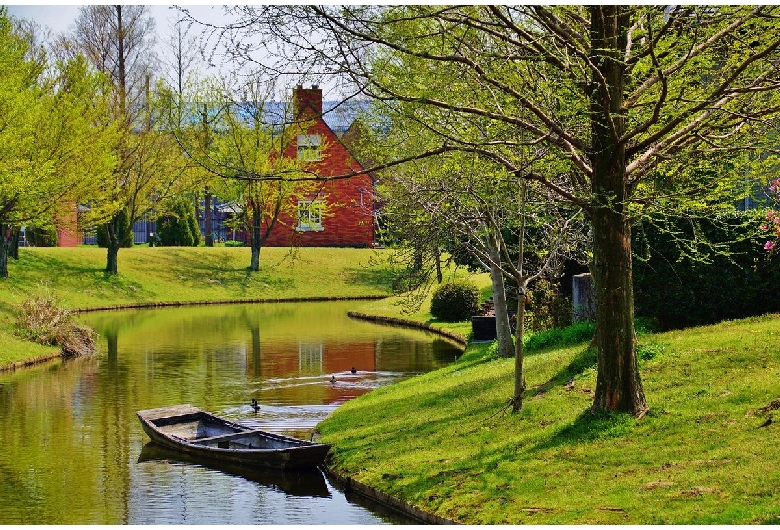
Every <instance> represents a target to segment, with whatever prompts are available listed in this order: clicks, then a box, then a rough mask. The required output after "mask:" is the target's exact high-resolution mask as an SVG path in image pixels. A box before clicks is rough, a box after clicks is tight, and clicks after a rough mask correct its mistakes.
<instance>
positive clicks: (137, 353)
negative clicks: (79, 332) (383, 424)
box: [0, 302, 460, 524]
mask: <svg viewBox="0 0 780 530" xmlns="http://www.w3.org/2000/svg"><path fill="white" fill-rule="evenodd" d="M354 305H355V303H354V302H338V303H331V302H329V303H305V304H303V303H301V304H262V305H230V306H206V307H190V308H175V309H154V310H151V309H149V310H133V311H116V312H102V313H91V314H85V315H83V316H82V318H81V321H82V322H83V323H85V324H87V325H89V326H91V327H93V328H95V329H96V330H97V331H98V333H99V334H100V337H101V351H100V353H99V354H98V355H96V356H94V357H91V358H84V359H76V360H73V361H67V362H55V363H51V364H47V365H44V366H39V367H35V368H30V369H25V370H20V371H17V372H12V373H5V374H0V477H1V478H0V507H2V509H0V524H23V523H27V524H33V523H35V524H387V523H391V522H406V521H404V520H402V519H399V518H397V517H396V516H394V515H392V514H388V513H383V512H381V511H376V510H374V509H369V508H367V507H366V506H368V505H367V504H366V503H365V502H364V501H362V500H361V499H351V498H350V499H347V498H346V497H345V496H344V494H343V493H342V492H341V491H339V490H338V489H336V488H335V487H334V486H333V485H331V484H330V482H329V481H328V480H327V478H326V477H325V476H324V475H323V474H322V473H321V472H319V471H316V470H315V471H310V472H300V473H290V472H287V473H280V472H269V471H259V470H246V469H241V468H226V467H221V468H215V467H213V466H211V467H204V466H202V465H200V464H198V463H194V462H187V461H183V460H182V459H181V457H180V456H179V455H178V454H176V453H172V452H170V451H167V450H164V449H162V448H159V447H157V446H155V445H153V444H150V443H148V442H149V439H148V438H147V437H146V435H145V434H143V432H142V430H141V427H140V424H139V422H138V419H137V418H136V415H135V411H136V410H140V409H146V408H153V407H160V406H167V405H174V404H180V403H191V404H193V405H195V406H197V407H200V408H202V409H205V410H208V411H210V412H214V413H216V414H218V415H221V416H225V417H227V418H230V419H232V420H234V421H239V422H240V423H243V424H247V425H251V426H254V427H258V428H262V429H266V430H269V431H273V432H279V433H285V434H293V435H298V436H301V437H308V436H309V433H310V432H311V430H312V428H313V427H314V426H315V425H316V424H317V423H318V422H320V421H321V420H322V419H324V418H325V417H326V416H327V415H328V414H330V412H332V411H333V410H334V409H335V408H336V407H337V406H338V405H339V404H341V403H343V402H345V401H347V400H349V399H352V398H353V397H356V396H359V395H361V394H364V393H366V392H369V391H371V390H373V389H375V388H377V387H380V386H383V385H387V384H392V383H393V382H396V381H399V380H401V379H403V378H406V377H409V376H411V375H414V374H418V373H423V372H427V371H430V370H433V369H436V368H439V367H441V366H444V365H446V364H448V363H451V362H452V361H453V360H455V358H456V357H457V356H458V355H460V349H459V348H458V347H457V346H456V345H454V344H452V343H450V342H448V341H446V340H443V339H441V338H438V337H436V336H434V335H431V334H426V333H423V332H420V331H412V330H406V329H402V328H395V327H386V326H379V325H376V324H371V323H367V322H361V321H356V320H351V319H349V318H348V317H346V311H347V310H348V309H350V308H352V307H354ZM352 367H355V368H356V370H357V373H355V374H352V373H351V372H350V369H351V368H352ZM332 377H335V379H336V380H335V382H331V378H332ZM253 398H254V399H256V400H257V401H258V403H259V404H260V408H259V410H257V411H255V410H254V409H253V408H252V407H251V406H250V405H249V403H250V402H251V400H252V399H253Z"/></svg>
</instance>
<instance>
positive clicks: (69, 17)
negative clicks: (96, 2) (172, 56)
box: [6, 0, 333, 93]
mask: <svg viewBox="0 0 780 530" xmlns="http://www.w3.org/2000/svg"><path fill="white" fill-rule="evenodd" d="M190 1H192V0H190ZM138 3H140V4H147V5H150V6H151V14H152V16H153V17H154V19H155V27H156V28H155V29H156V32H157V51H158V54H161V55H164V54H165V53H166V52H167V51H169V48H168V43H169V42H170V36H171V27H172V25H173V22H174V21H175V20H176V17H177V16H178V15H179V11H178V10H176V9H175V8H174V7H173V5H170V4H159V3H154V2H148V1H147V2H138ZM223 5H228V4H216V5H214V4H195V5H192V4H191V5H181V6H180V7H183V8H186V9H187V10H188V11H189V12H190V14H191V15H192V16H193V17H195V18H196V19H197V20H201V21H204V22H209V23H211V24H220V23H222V22H226V21H228V20H230V18H229V17H227V16H226V15H224V14H223V9H222V8H223ZM232 5H236V4H232ZM80 6H81V5H80V4H75V5H70V4H57V5H43V4H24V5H7V6H6V7H7V8H8V13H9V14H10V15H11V16H13V17H15V18H25V19H28V20H33V21H35V22H37V23H38V24H39V25H41V26H44V27H48V28H49V29H50V30H51V36H52V37H55V36H56V35H58V34H60V33H63V32H66V31H68V30H69V29H70V26H71V25H72V24H73V23H74V22H75V20H76V18H77V17H78V14H79V7H80ZM193 30H194V31H196V32H197V27H194V28H193ZM193 34H194V33H193ZM202 67H203V66H202V65H201V68H202ZM205 72H206V73H215V70H212V69H209V68H206V70H205ZM219 72H222V69H221V68H220V67H216V73H219ZM223 73H224V72H223ZM319 84H320V86H321V87H322V88H323V89H324V90H325V91H326V92H328V93H330V92H331V90H332V89H333V85H332V82H331V81H329V80H326V79H322V80H320V81H319Z"/></svg>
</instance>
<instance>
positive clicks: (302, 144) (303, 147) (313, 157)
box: [298, 134, 322, 162]
mask: <svg viewBox="0 0 780 530" xmlns="http://www.w3.org/2000/svg"><path fill="white" fill-rule="evenodd" d="M298 160H303V161H304V162H316V161H317V160H322V137H321V136H320V135H319V134H299V135H298Z"/></svg>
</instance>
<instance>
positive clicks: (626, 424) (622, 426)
mask: <svg viewBox="0 0 780 530" xmlns="http://www.w3.org/2000/svg"><path fill="white" fill-rule="evenodd" d="M635 423H636V417H635V416H634V415H633V414H628V413H607V412H592V411H591V410H590V409H587V410H584V411H583V412H582V413H581V414H580V415H579V416H577V418H576V419H575V420H574V421H573V422H572V423H570V424H569V425H566V426H565V427H563V428H562V429H560V430H558V431H556V432H555V434H553V435H552V437H550V438H549V439H548V440H546V441H544V442H542V443H540V444H539V445H538V446H537V449H550V448H553V447H559V446H561V445H574V444H578V443H582V442H592V441H594V440H599V439H605V438H619V437H622V436H624V435H626V434H627V433H629V432H630V430H631V427H632V426H633V425H634V424H635Z"/></svg>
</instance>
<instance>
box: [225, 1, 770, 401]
mask: <svg viewBox="0 0 780 530" xmlns="http://www.w3.org/2000/svg"><path fill="white" fill-rule="evenodd" d="M227 11H228V13H231V14H233V15H234V16H235V17H236V19H237V21H236V23H235V24H231V25H228V26H227V27H225V28H220V29H219V32H215V33H213V34H212V35H213V36H215V37H216V36H221V37H225V39H226V40H225V42H233V43H237V45H236V46H233V48H232V49H233V52H234V56H235V57H234V58H235V60H236V61H240V60H254V61H256V62H260V61H266V64H267V66H268V69H269V72H285V73H289V72H291V71H292V70H295V71H298V72H300V73H301V74H305V75H307V76H309V78H312V77H314V78H315V79H316V78H317V77H318V76H321V77H324V76H327V75H335V74H337V75H342V76H346V77H347V78H348V79H349V80H350V81H351V82H352V83H353V84H354V86H355V87H356V88H357V90H358V91H359V92H360V93H362V94H365V95H367V96H368V97H371V98H374V99H376V100H381V101H402V102H408V103H410V104H413V105H415V106H416V107H417V110H418V112H419V113H420V114H421V115H422V114H424V113H425V110H426V109H445V110H447V111H448V113H449V116H450V118H449V119H448V120H446V121H444V122H439V123H435V122H430V123H428V126H429V128H430V130H432V131H435V132H437V133H438V134H439V135H440V138H441V149H442V150H463V151H471V152H476V153H479V154H481V155H482V156H485V157H489V158H492V159H493V160H495V161H496V162H497V163H499V164H501V165H503V166H504V168H505V169H506V171H508V172H509V173H511V174H515V175H517V176H519V177H521V178H523V179H526V180H529V181H535V182H538V183H540V184H542V185H543V186H545V187H547V188H548V189H549V190H551V191H553V192H554V193H555V194H556V195H557V196H558V198H559V200H561V201H566V202H569V203H572V204H574V205H576V206H578V207H581V208H583V211H584V212H585V215H586V216H587V218H588V219H589V222H590V224H591V227H592V233H593V244H592V260H591V263H590V268H591V273H592V274H593V278H594V281H595V287H596V305H597V316H596V320H597V322H596V325H597V329H598V331H597V337H596V343H597V347H598V376H597V383H596V392H595V397H594V403H593V409H594V410H608V411H625V412H631V413H634V414H641V413H642V412H643V411H645V410H646V408H647V404H646V399H645V395H644V391H643V389H642V383H641V379H640V376H639V371H638V367H637V360H636V336H635V330H634V323H633V317H634V299H633V289H632V259H631V245H630V242H631V219H632V215H634V214H635V213H637V212H638V211H639V209H640V208H642V207H663V208H665V209H667V210H673V209H674V208H676V207H678V206H679V205H680V204H681V201H679V200H674V199H673V198H670V195H671V194H674V196H675V197H680V196H684V197H686V201H685V202H686V204H685V205H686V207H696V206H697V203H696V202H695V201H693V200H691V199H694V198H700V197H703V196H705V195H706V194H707V193H708V192H709V191H710V190H712V189H713V188H722V187H723V186H724V185H727V184H728V183H730V182H733V180H734V177H735V175H734V173H737V172H732V173H730V174H721V175H718V179H717V182H712V181H711V180H710V181H707V180H706V179H703V178H702V177H701V175H703V173H699V174H697V173H696V172H692V171H683V170H681V169H682V168H685V169H690V168H692V167H696V166H697V165H699V164H701V163H704V162H706V161H707V160H708V159H709V160H712V159H717V158H720V157H722V156H724V154H725V153H728V152H729V151H738V150H748V149H749V150H756V149H760V148H761V147H762V146H761V145H760V143H761V141H762V139H763V138H764V136H763V135H762V131H761V129H762V127H763V126H764V125H765V123H766V122H767V121H768V120H771V119H772V118H774V117H776V116H777V114H778V112H780V105H778V101H777V93H776V89H777V88H778V81H777V75H776V73H777V64H778V59H780V58H779V57H778V55H779V54H778V47H779V46H780V32H778V31H777V30H778V27H777V16H778V14H780V8H778V7H777V6H758V7H756V6H736V7H733V6H721V5H719V6H668V7H657V6H555V7H547V6H394V7H380V6H308V7H307V6H295V7H277V6H266V7H261V8H253V7H248V6H241V7H233V8H228V9H227ZM256 34H263V35H266V39H265V41H264V42H263V43H262V44H260V46H262V51H263V53H264V54H265V58H263V56H261V55H260V54H259V51H260V49H259V48H258V47H256V46H253V41H252V39H251V37H252V36H254V35H256ZM271 37H274V38H275V39H276V40H277V42H276V43H275V45H274V46H273V47H271V46H268V45H267V41H268V40H269V39H270V38H271ZM269 53H275V54H276V59H277V60H276V61H275V62H274V61H273V57H272V58H270V59H269V58H268V54H269ZM398 57H404V58H409V59H412V60H414V61H416V62H418V63H419V65H420V67H419V68H415V69H413V70H410V71H409V72H408V77H407V79H406V82H405V83H396V81H398V79H399V77H398V76H387V75H386V72H387V71H388V70H391V69H394V68H396V67H397V66H398V65H399V64H401V63H403V61H398V60H397V58H398ZM296 65H297V68H296V67H295V66H296ZM423 66H425V67H423ZM442 72H446V75H440V74H441V73H442ZM388 79H392V80H393V81H394V82H393V83H388V82H386V80H388ZM453 79H456V81H453ZM453 82H456V83H458V84H459V85H460V87H461V89H458V90H452V87H451V84H452V83H453ZM466 88H468V89H469V90H465V89H466ZM473 117H479V118H480V119H483V118H484V119H488V120H490V122H491V127H489V128H487V129H486V130H485V132H486V134H485V135H483V137H481V138H480V137H475V136H474V135H471V134H469V135H462V134H460V133H459V131H458V130H457V129H456V128H453V127H451V124H452V123H455V122H457V121H458V120H469V119H471V118H473ZM520 146H526V147H529V148H533V149H538V150H544V151H546V152H547V153H548V155H549V156H548V157H540V158H539V160H540V161H543V160H545V159H546V158H553V159H555V160H556V161H559V162H560V164H559V167H560V169H559V171H558V172H557V173H555V174H551V173H550V172H548V171H547V170H546V168H545V167H543V166H542V164H543V162H540V163H538V164H531V165H528V166H526V165H524V164H523V163H522V162H521V161H520V160H519V159H518V158H517V157H516V156H515V155H514V154H513V151H514V150H516V148H518V147H520ZM425 154H426V153H424V152H422V151H420V152H419V155H420V156H423V155H425ZM697 175H698V176H697ZM726 187H728V186H726ZM698 204H702V205H704V204H705V203H704V201H699V203H698Z"/></svg>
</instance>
